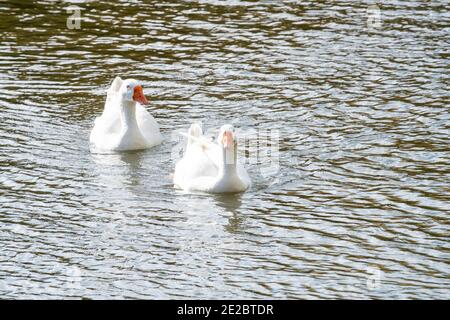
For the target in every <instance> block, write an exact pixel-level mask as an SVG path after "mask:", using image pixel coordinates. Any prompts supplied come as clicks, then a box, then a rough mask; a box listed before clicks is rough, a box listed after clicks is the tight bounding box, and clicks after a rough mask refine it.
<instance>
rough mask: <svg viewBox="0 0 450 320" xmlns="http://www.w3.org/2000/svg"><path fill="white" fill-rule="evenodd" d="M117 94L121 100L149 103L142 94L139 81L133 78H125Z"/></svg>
mask: <svg viewBox="0 0 450 320" xmlns="http://www.w3.org/2000/svg"><path fill="white" fill-rule="evenodd" d="M119 95H120V97H121V98H122V100H123V101H127V102H139V103H140V104H142V105H147V104H148V103H149V102H148V100H147V98H146V97H145V95H144V91H143V89H142V85H141V83H140V82H138V81H137V80H134V79H126V80H124V81H123V82H122V84H121V86H120V88H119Z"/></svg>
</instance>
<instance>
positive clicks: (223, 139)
mask: <svg viewBox="0 0 450 320" xmlns="http://www.w3.org/2000/svg"><path fill="white" fill-rule="evenodd" d="M217 143H218V144H219V146H221V147H222V151H223V161H224V165H232V166H235V165H236V157H237V137H236V134H235V132H234V127H233V126H232V125H231V124H226V125H223V126H222V127H221V128H220V130H219V135H218V137H217Z"/></svg>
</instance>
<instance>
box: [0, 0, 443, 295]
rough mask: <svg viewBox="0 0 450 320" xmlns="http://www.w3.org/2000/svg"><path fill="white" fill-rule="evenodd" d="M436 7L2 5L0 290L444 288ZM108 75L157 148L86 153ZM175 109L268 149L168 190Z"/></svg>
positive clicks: (180, 116)
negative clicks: (220, 175)
mask: <svg viewBox="0 0 450 320" xmlns="http://www.w3.org/2000/svg"><path fill="white" fill-rule="evenodd" d="M71 4H72V5H73V4H76V5H78V6H79V7H81V8H82V11H81V17H82V20H81V25H80V29H76V28H75V29H69V28H68V26H67V18H68V17H70V15H71V14H73V12H67V11H66V9H67V8H68V7H69V5H71ZM447 6H448V1H407V2H405V1H390V2H389V4H383V5H379V7H376V6H374V2H370V1H366V2H365V3H363V4H356V3H354V2H353V1H339V2H336V1H335V2H330V1H310V2H308V1H301V3H300V1H298V2H295V1H284V2H283V1H260V2H256V1H246V2H244V1H242V2H241V1H213V0H205V1H164V2H161V1H148V2H146V4H143V3H141V1H134V2H133V3H131V4H128V3H126V2H124V1H123V2H117V3H114V4H112V3H106V2H97V1H77V2H76V3H75V1H74V2H73V3H70V2H64V3H61V2H58V3H55V2H53V1H35V2H34V3H32V2H31V1H2V2H0V30H1V33H0V34H1V38H0V39H1V41H0V122H1V126H0V165H1V175H0V195H1V209H0V226H1V228H0V247H1V254H0V297H2V298H258V299H261V298H425V299H430V298H439V299H449V298H450V290H449V289H450V266H449V261H450V260H449V258H450V255H449V251H450V250H449V249H450V248H449V234H450V233H449V224H450V221H449V211H450V210H449V207H450V206H449V200H450V196H449V191H450V184H449V177H450V166H449V160H450V154H449V151H450V147H449V143H450V138H449V125H448V124H449V118H450V117H449V112H448V102H449V94H448V93H449V91H448V78H449V77H448V64H449V59H448V49H449V29H448V25H449V22H450V15H449V12H448V10H447V9H448V7H447ZM378 8H379V9H380V11H377V9H378ZM378 13H379V14H378ZM69 25H70V24H69ZM73 25H74V24H73V23H72V25H71V26H73ZM75 27H76V25H75ZM116 75H120V76H122V77H124V78H128V77H134V78H137V79H140V80H141V81H142V83H143V86H144V91H145V93H146V95H147V97H149V98H150V100H151V101H152V103H151V105H150V106H149V107H148V110H149V111H150V112H151V113H152V114H153V115H154V116H155V118H156V119H157V120H158V122H159V123H160V126H161V130H162V133H163V135H164V139H165V141H164V143H163V144H162V145H160V146H158V147H155V148H152V149H150V150H146V151H141V152H129V153H120V154H110V155H98V154H92V153H91V152H90V151H89V145H88V139H89V132H90V129H91V128H92V125H93V121H94V119H95V117H96V116H98V115H99V114H100V113H101V111H102V108H103V103H104V100H105V90H106V89H107V87H108V85H109V83H110V82H111V81H112V79H113V78H114V76H116ZM193 121H202V122H203V124H204V126H205V127H206V128H208V129H209V130H210V132H211V134H212V135H213V134H214V133H215V132H216V130H217V129H218V128H219V127H220V126H221V125H222V124H224V123H227V122H229V123H233V124H234V125H235V127H237V128H238V129H239V130H240V132H242V135H243V136H245V135H246V134H247V135H248V134H249V133H251V132H252V130H253V132H258V133H261V132H263V133H264V132H272V133H275V134H277V133H278V134H279V139H277V138H276V136H275V138H273V139H272V141H271V142H272V143H273V145H272V147H273V146H275V147H276V146H278V148H279V153H278V154H276V153H274V154H273V155H272V156H271V157H268V158H267V157H266V158H264V157H263V158H261V159H257V160H256V161H250V160H251V159H256V158H255V157H254V154H249V153H247V154H244V153H243V154H242V157H244V156H245V155H247V156H249V158H248V159H250V160H249V161H248V169H249V173H250V175H251V176H252V178H253V183H254V185H253V187H252V189H251V190H250V191H249V192H246V193H244V194H240V195H228V196H218V195H216V196H214V195H205V194H187V193H183V192H180V191H177V190H174V189H173V187H172V184H171V176H170V175H171V174H172V172H173V168H174V165H175V161H176V155H177V154H178V153H177V152H179V148H178V147H179V146H180V143H183V138H182V137H181V136H179V135H178V134H176V133H174V132H175V131H176V130H186V129H187V128H188V126H189V124H190V123H191V122H193ZM267 130H271V131H267ZM270 148H271V146H264V145H261V146H260V147H259V150H260V151H261V152H265V151H268V149H270ZM252 157H253V158H252ZM174 159H175V160H174ZM268 162H270V163H272V164H274V165H273V166H271V167H269V169H270V170H265V169H266V168H265V165H266V164H267V163H268Z"/></svg>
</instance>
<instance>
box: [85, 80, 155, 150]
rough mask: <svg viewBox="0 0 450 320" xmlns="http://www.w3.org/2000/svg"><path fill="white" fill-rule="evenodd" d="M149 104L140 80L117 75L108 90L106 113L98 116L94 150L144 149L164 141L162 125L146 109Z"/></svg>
mask: <svg viewBox="0 0 450 320" xmlns="http://www.w3.org/2000/svg"><path fill="white" fill-rule="evenodd" d="M148 104H149V101H148V100H147V98H146V97H145V95H144V90H143V88H142V85H141V84H140V83H139V82H138V81H137V80H134V79H126V80H122V79H121V78H120V77H116V78H115V79H114V81H113V83H112V84H111V87H110V88H109V90H108V92H107V98H106V102H105V107H104V110H103V113H102V115H101V116H100V117H97V118H96V119H95V123H94V128H93V129H92V131H91V135H90V142H91V145H92V146H93V148H94V150H95V151H97V152H102V151H127V150H140V149H147V148H151V147H153V146H155V145H158V144H160V143H161V142H162V136H161V133H160V131H159V125H158V123H157V122H156V120H155V119H154V118H153V117H152V115H151V114H150V113H148V111H147V110H146V109H145V108H144V106H145V105H148Z"/></svg>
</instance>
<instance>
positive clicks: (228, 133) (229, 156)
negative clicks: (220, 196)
mask: <svg viewBox="0 0 450 320" xmlns="http://www.w3.org/2000/svg"><path fill="white" fill-rule="evenodd" d="M173 181H174V185H175V187H177V188H180V189H183V190H185V191H201V192H208V193H232V192H242V191H245V190H247V189H248V188H249V187H250V186H251V181H250V177H249V175H248V173H247V171H246V170H245V168H244V167H243V166H242V165H241V164H240V163H238V161H237V140H236V139H235V136H234V129H233V127H232V126H231V125H225V126H222V128H221V130H220V133H219V137H218V144H215V143H212V142H210V141H208V140H207V139H206V138H205V137H204V136H203V133H202V130H201V128H200V126H198V125H197V124H193V125H191V127H190V128H189V131H188V144H187V147H186V151H185V154H184V156H183V158H182V159H181V160H180V161H179V162H178V163H177V165H176V167H175V173H174V180H173Z"/></svg>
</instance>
